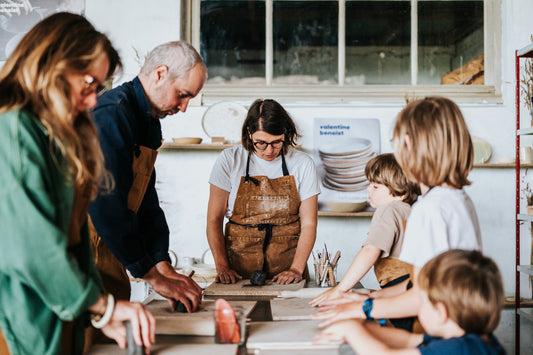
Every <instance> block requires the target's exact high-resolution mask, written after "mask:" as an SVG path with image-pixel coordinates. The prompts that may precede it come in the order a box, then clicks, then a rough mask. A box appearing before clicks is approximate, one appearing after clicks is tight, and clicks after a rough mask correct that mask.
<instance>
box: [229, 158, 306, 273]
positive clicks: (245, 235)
mask: <svg viewBox="0 0 533 355" xmlns="http://www.w3.org/2000/svg"><path fill="white" fill-rule="evenodd" d="M281 158H282V169H283V176H282V177H280V178H277V179H269V178H268V177H267V176H250V175H249V173H248V171H249V166H250V155H248V162H247V164H246V176H243V177H241V182H240V184H239V189H238V191H237V196H236V197H235V205H234V208H233V214H232V216H231V218H230V221H229V222H228V223H227V224H226V228H225V234H224V235H225V246H226V253H227V257H228V262H229V265H230V267H231V268H232V269H233V270H235V271H237V272H238V273H239V274H240V275H241V276H243V277H245V278H250V276H251V274H252V272H253V271H255V270H263V271H265V272H267V274H268V276H267V277H268V278H272V277H274V276H275V275H276V274H278V273H280V272H282V271H285V270H288V269H289V268H290V266H291V264H292V261H293V259H294V254H295V253H296V247H297V245H298V239H299V238H300V215H299V210H300V197H299V195H298V190H297V188H296V182H295V180H294V176H292V175H289V171H288V169H287V164H286V163H285V157H284V156H283V153H282V154H281Z"/></svg>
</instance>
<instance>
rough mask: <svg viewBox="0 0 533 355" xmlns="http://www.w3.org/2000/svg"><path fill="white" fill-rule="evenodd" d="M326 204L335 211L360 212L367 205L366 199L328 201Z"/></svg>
mask: <svg viewBox="0 0 533 355" xmlns="http://www.w3.org/2000/svg"><path fill="white" fill-rule="evenodd" d="M326 205H327V206H328V207H329V209H330V210H332V211H333V212H359V211H361V210H363V209H364V208H365V207H366V201H358V202H349V201H326Z"/></svg>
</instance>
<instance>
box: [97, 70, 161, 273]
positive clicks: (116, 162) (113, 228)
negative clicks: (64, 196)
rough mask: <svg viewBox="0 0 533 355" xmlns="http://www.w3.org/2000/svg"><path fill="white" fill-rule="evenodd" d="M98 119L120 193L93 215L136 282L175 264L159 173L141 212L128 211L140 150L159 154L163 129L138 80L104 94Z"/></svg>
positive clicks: (102, 199)
mask: <svg viewBox="0 0 533 355" xmlns="http://www.w3.org/2000/svg"><path fill="white" fill-rule="evenodd" d="M93 119H94V122H95V124H96V128H97V130H98V135H99V138H100V145H101V147H102V151H103V153H104V158H105V166H106V168H107V170H109V172H111V174H112V175H113V178H114V180H115V188H114V190H113V191H112V192H111V193H110V194H100V195H99V196H98V197H97V198H96V199H95V200H94V201H93V202H92V203H91V206H90V208H89V213H90V215H91V219H92V221H93V223H94V226H95V228H96V231H97V232H98V234H99V235H100V237H101V238H102V240H103V241H104V243H105V244H106V246H107V247H108V248H109V250H111V252H112V253H113V254H114V255H115V257H116V258H117V259H118V260H119V261H120V262H121V263H122V264H123V265H124V266H125V267H126V268H127V269H128V270H129V271H130V272H131V274H132V275H133V276H134V277H142V276H144V275H145V274H146V273H147V272H148V271H149V270H150V268H152V267H153V266H154V265H155V264H157V263H158V262H160V261H165V260H166V261H170V258H169V255H168V238H169V230H168V225H167V222H166V219H165V215H164V214H163V210H162V209H161V207H160V206H159V199H158V197H157V192H156V190H155V169H154V172H153V173H152V176H151V178H150V182H149V184H148V188H147V190H146V194H145V195H144V199H143V201H142V203H141V206H140V208H139V211H138V212H137V213H134V212H133V211H131V210H129V209H128V192H129V190H130V188H131V185H132V182H133V172H132V164H133V154H134V152H135V147H136V144H139V145H142V146H146V147H148V148H151V149H157V148H159V147H160V146H161V141H162V134H161V123H160V121H159V119H157V118H154V117H152V114H151V107H150V103H149V102H148V98H147V97H146V94H145V92H144V89H143V87H142V85H141V82H140V81H139V78H135V79H134V80H133V81H130V82H127V83H124V84H122V85H121V86H119V87H116V88H114V89H112V90H110V91H108V92H106V93H104V95H102V96H101V97H100V98H99V99H98V104H97V106H96V108H95V109H94V112H93Z"/></svg>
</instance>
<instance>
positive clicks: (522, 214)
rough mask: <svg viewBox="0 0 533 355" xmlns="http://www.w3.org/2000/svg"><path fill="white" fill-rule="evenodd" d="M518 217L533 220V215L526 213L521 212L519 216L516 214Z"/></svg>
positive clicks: (528, 220) (527, 220) (520, 219)
mask: <svg viewBox="0 0 533 355" xmlns="http://www.w3.org/2000/svg"><path fill="white" fill-rule="evenodd" d="M516 219H518V220H519V221H526V222H533V216H530V215H528V214H525V213H520V214H519V215H518V216H516Z"/></svg>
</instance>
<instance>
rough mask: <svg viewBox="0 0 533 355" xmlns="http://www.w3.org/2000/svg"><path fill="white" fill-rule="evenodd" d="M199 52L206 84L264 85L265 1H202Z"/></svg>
mask: <svg viewBox="0 0 533 355" xmlns="http://www.w3.org/2000/svg"><path fill="white" fill-rule="evenodd" d="M200 53H201V55H202V58H204V60H205V63H206V65H207V68H208V75H209V79H208V83H213V84H214V83H224V82H230V81H231V83H250V84H264V83H265V3H264V1H202V2H201V7H200Z"/></svg>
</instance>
